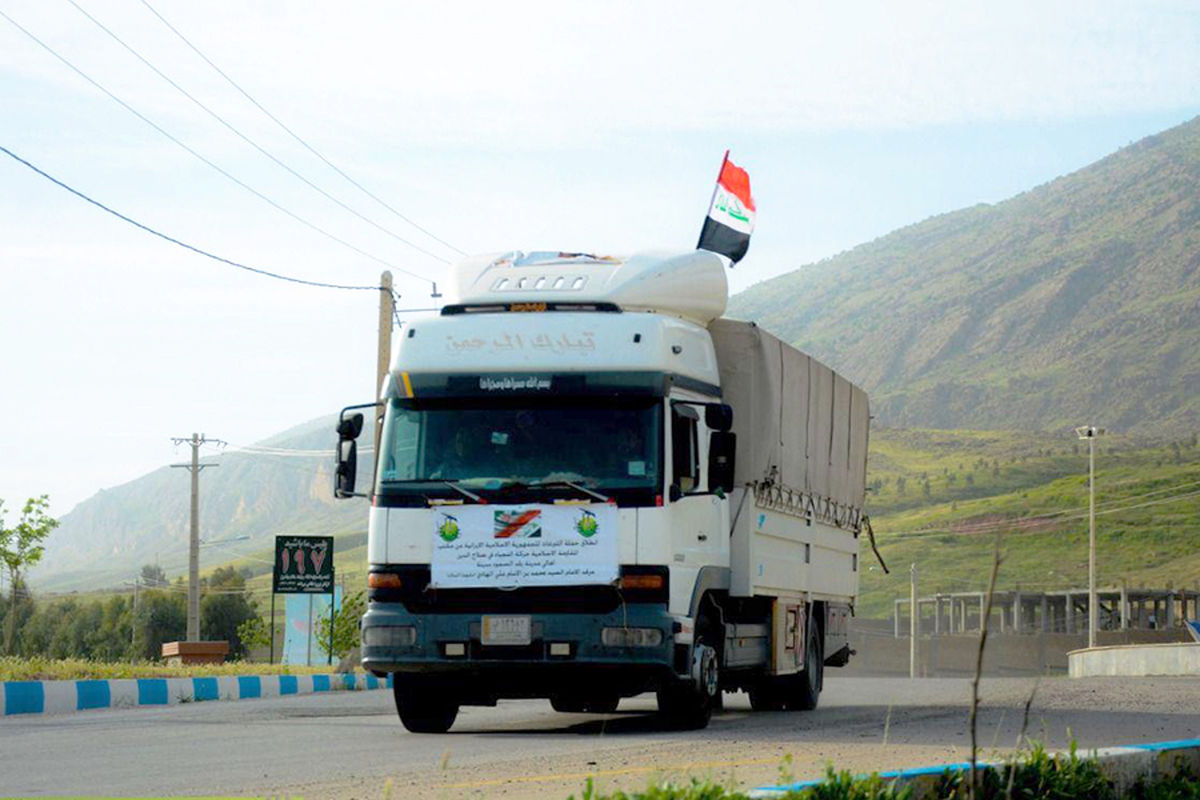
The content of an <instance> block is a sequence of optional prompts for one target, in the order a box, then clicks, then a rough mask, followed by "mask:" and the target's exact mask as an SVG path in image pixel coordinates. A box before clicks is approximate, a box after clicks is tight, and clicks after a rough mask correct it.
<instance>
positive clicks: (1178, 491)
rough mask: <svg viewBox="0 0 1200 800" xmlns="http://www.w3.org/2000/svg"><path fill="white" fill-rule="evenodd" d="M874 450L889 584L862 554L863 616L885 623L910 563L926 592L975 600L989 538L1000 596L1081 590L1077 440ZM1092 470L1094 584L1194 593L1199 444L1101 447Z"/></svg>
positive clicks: (962, 439)
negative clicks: (1009, 591) (997, 556)
mask: <svg viewBox="0 0 1200 800" xmlns="http://www.w3.org/2000/svg"><path fill="white" fill-rule="evenodd" d="M871 447H872V449H871V455H870V460H869V464H868V482H869V484H870V485H871V488H872V490H871V492H870V494H869V497H868V501H867V506H868V511H869V513H870V514H871V519H872V523H873V527H874V529H875V533H876V537H877V539H878V541H879V544H880V550H881V552H882V554H883V557H884V560H885V561H886V562H887V564H888V566H889V568H890V569H891V570H892V574H890V575H884V574H883V572H882V571H881V570H880V569H878V568H877V567H875V561H874V558H873V557H872V556H871V555H869V554H868V553H866V552H864V554H863V556H862V558H863V562H862V563H864V564H866V565H867V568H866V569H864V571H863V573H862V583H861V588H862V600H861V603H860V608H859V613H860V614H862V615H864V616H868V617H882V616H888V615H890V614H891V612H892V601H893V600H894V599H895V598H897V597H907V596H908V585H909V570H908V567H909V565H910V564H912V563H916V564H917V567H918V572H919V575H920V590H921V593H922V594H930V593H933V592H952V591H982V590H983V589H984V588H985V584H986V581H987V575H988V571H989V569H990V566H991V560H992V552H993V548H994V545H995V536H996V533H997V532H1000V533H1002V536H1003V539H1002V544H1003V557H1004V563H1003V565H1002V567H1001V571H1000V575H999V579H998V581H999V586H1000V588H1016V587H1018V586H1019V587H1022V588H1025V589H1030V590H1038V589H1043V590H1044V589H1065V588H1071V587H1080V586H1085V585H1086V584H1087V538H1088V537H1087V525H1088V521H1087V502H1088V495H1087V449H1086V447H1085V446H1083V443H1081V442H1079V441H1078V440H1076V439H1075V438H1074V437H1073V436H1069V437H1066V436H1050V435H1047V434H1040V433H1037V434H1031V433H1015V432H1013V433H993V432H976V431H928V430H889V429H882V430H876V431H873V432H872V439H871ZM1096 464H1097V468H1096V484H1097V551H1098V559H1097V561H1098V567H1097V570H1098V581H1099V583H1100V584H1101V585H1106V586H1111V585H1117V584H1119V583H1120V582H1121V581H1122V580H1124V581H1127V582H1128V584H1129V585H1131V586H1136V585H1142V586H1149V585H1154V586H1159V587H1162V586H1168V585H1174V586H1181V585H1185V584H1186V585H1187V586H1194V585H1196V583H1197V582H1198V581H1200V447H1198V446H1197V443H1196V438H1195V437H1194V436H1192V437H1187V438H1185V439H1183V440H1182V441H1161V442H1153V441H1148V440H1137V439H1133V438H1131V437H1122V436H1114V437H1109V438H1105V439H1102V440H1101V442H1100V446H1099V447H1098V448H1097V456H1096ZM927 485H928V489H926V486H927ZM872 567H874V568H872Z"/></svg>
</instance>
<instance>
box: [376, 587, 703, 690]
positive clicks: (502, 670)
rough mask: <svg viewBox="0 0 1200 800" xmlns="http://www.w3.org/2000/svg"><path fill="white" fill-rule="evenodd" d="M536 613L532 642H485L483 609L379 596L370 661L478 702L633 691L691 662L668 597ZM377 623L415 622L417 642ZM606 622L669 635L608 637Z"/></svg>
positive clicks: (662, 680) (670, 677)
mask: <svg viewBox="0 0 1200 800" xmlns="http://www.w3.org/2000/svg"><path fill="white" fill-rule="evenodd" d="M528 616H529V617H530V620H531V628H532V641H531V643H530V644H528V645H520V646H491V647H485V646H484V645H483V644H482V643H481V641H480V638H481V637H480V629H481V622H482V617H481V615H480V614H477V613H472V614H462V613H454V614H447V613H434V614H413V613H410V612H409V611H408V610H407V609H405V607H404V605H403V604H401V603H383V602H372V603H370V604H369V605H368V608H367V613H366V615H365V616H364V617H363V621H362V626H363V649H362V664H363V667H364V668H365V669H367V670H371V671H374V672H380V673H387V672H395V673H401V674H402V675H403V674H406V673H407V674H416V675H424V676H427V677H433V678H438V677H440V678H444V679H447V680H451V681H453V683H454V684H455V685H456V686H458V687H460V688H461V689H462V690H463V691H466V692H468V693H469V694H471V695H474V696H476V700H477V701H478V702H489V701H492V700H494V699H496V698H499V697H554V696H556V695H563V694H575V695H578V694H581V693H582V694H611V695H618V696H630V695H633V694H638V693H639V692H643V691H647V690H649V689H654V688H657V687H658V686H660V685H663V684H664V683H666V682H668V681H671V680H674V679H675V678H676V676H677V672H676V669H677V667H678V666H679V665H686V664H688V663H689V661H688V659H689V657H690V655H689V651H690V645H687V644H676V641H675V638H676V637H675V635H674V634H675V632H676V629H677V627H678V626H677V624H676V621H675V618H674V617H672V616H671V615H670V614H668V613H667V609H666V606H665V605H664V604H658V603H626V604H624V605H623V606H621V607H619V608H617V609H616V610H614V611H612V612H610V613H603V614H573V613H540V614H539V613H532V614H529V615H528ZM375 627H411V628H413V629H414V630H415V635H413V636H412V637H411V638H412V644H410V645H394V644H393V645H387V646H384V645H372V644H370V643H369V641H370V640H374V639H376V638H383V637H376V636H374V635H372V634H369V633H368V630H369V629H371V628H375ZM605 628H646V629H656V630H659V631H661V632H662V638H661V642H660V643H659V644H657V645H650V646H637V647H633V646H621V645H605V644H604V643H603V641H602V631H603V629H605ZM447 645H451V647H450V648H447ZM681 648H682V650H681ZM448 652H449V653H452V655H448ZM458 653H461V655H458ZM401 680H403V678H401Z"/></svg>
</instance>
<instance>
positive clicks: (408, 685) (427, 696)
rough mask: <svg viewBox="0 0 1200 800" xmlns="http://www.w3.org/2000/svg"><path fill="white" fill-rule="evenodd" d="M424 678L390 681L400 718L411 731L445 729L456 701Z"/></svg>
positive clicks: (453, 714)
mask: <svg viewBox="0 0 1200 800" xmlns="http://www.w3.org/2000/svg"><path fill="white" fill-rule="evenodd" d="M443 691H444V690H440V691H439V690H438V689H437V688H436V687H434V686H430V685H427V684H425V682H424V681H414V680H407V681H401V680H400V679H399V676H397V679H396V681H395V682H394V683H393V685H392V693H393V694H394V695H395V698H396V712H397V713H398V714H399V715H400V722H401V724H403V725H404V727H405V728H406V729H408V730H409V731H411V732H412V733H445V732H446V731H448V730H450V726H451V725H453V724H454V720H455V718H457V717H458V703H457V702H456V701H455V700H454V699H453V698H449V697H446V696H445V695H444V694H442V692H443Z"/></svg>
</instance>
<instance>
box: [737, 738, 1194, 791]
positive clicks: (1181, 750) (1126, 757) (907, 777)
mask: <svg viewBox="0 0 1200 800" xmlns="http://www.w3.org/2000/svg"><path fill="white" fill-rule="evenodd" d="M1057 755H1058V756H1065V755H1066V754H1065V753H1059V754H1057ZM1078 755H1079V757H1080V758H1095V759H1096V760H1097V761H1099V762H1100V771H1101V772H1102V773H1104V775H1105V776H1106V777H1108V778H1109V779H1110V780H1111V781H1112V782H1113V783H1114V784H1115V785H1116V787H1117V791H1118V792H1124V791H1125V790H1127V789H1129V788H1130V787H1132V786H1133V785H1134V784H1135V783H1137V782H1138V780H1139V779H1141V778H1152V777H1156V776H1170V775H1175V774H1176V773H1178V772H1180V771H1181V770H1182V769H1187V770H1190V771H1191V773H1192V774H1197V773H1200V739H1180V740H1177V741H1171V742H1155V743H1153V744H1131V745H1125V746H1122V747H1105V748H1101V749H1098V750H1089V751H1083V750H1080V751H1079V752H1078ZM978 766H979V768H980V769H1005V768H1007V766H1008V765H1007V764H1005V763H1003V762H996V761H986V762H985V761H981V762H979V764H978ZM970 768H971V765H970V764H969V763H968V762H965V761H964V762H959V763H956V764H942V765H940V766H935V767H916V768H912V769H901V770H892V771H890V772H881V773H879V777H880V778H882V779H883V780H884V781H885V782H886V783H888V784H895V785H899V786H904V787H911V788H912V790H913V794H912V797H913V800H922V798H932V797H933V796H934V793H933V790H934V788H935V787H936V785H937V782H938V779H939V778H941V776H942V775H943V773H946V772H966V771H967V770H969V769H970ZM860 777H866V776H860ZM824 782H825V779H824V778H821V779H818V780H811V781H801V782H799V783H790V784H787V785H783V786H760V787H759V788H757V789H754V790H753V791H751V792H750V796H751V797H755V798H770V797H778V796H779V795H782V794H786V793H787V792H791V791H799V790H801V789H809V788H812V787H813V786H817V785H819V784H821V783H824Z"/></svg>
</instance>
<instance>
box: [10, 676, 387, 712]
mask: <svg viewBox="0 0 1200 800" xmlns="http://www.w3.org/2000/svg"><path fill="white" fill-rule="evenodd" d="M391 686H392V676H391V675H388V676H387V678H386V679H385V678H377V677H375V676H374V675H363V674H352V673H337V674H329V675H219V676H212V677H205V678H130V679H122V680H82V681H8V682H5V683H0V717H9V716H13V715H15V714H68V713H74V712H76V711H88V710H91V709H96V708H141V707H144V706H170V705H175V704H177V703H200V702H205V701H208V700H250V699H258V698H262V697H278V696H281V695H289V694H296V695H300V694H317V693H320V692H336V691H362V690H369V689H384V688H389V689H390V688H391Z"/></svg>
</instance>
